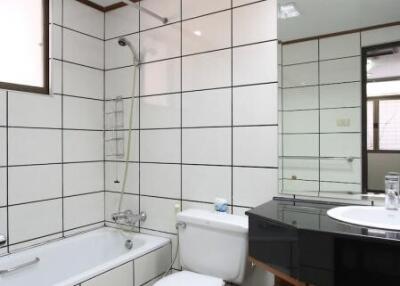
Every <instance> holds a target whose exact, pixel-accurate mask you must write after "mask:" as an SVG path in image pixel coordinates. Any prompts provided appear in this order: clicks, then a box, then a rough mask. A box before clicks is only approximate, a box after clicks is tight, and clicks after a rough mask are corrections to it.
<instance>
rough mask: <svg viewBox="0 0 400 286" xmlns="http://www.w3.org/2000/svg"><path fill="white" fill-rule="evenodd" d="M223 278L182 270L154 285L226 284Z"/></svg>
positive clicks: (220, 285)
mask: <svg viewBox="0 0 400 286" xmlns="http://www.w3.org/2000/svg"><path fill="white" fill-rule="evenodd" d="M224 285H225V283H224V281H223V280H222V279H220V278H216V277H212V276H207V275H202V274H198V273H194V272H190V271H180V272H177V273H174V274H171V275H168V276H166V277H165V278H163V279H161V280H160V281H158V282H156V283H155V284H154V286H224Z"/></svg>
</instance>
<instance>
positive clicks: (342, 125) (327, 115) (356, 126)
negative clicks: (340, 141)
mask: <svg viewBox="0 0 400 286" xmlns="http://www.w3.org/2000/svg"><path fill="white" fill-rule="evenodd" d="M320 113H321V119H320V120H321V127H320V128H321V129H320V132H325V133H326V132H361V108H359V107H356V108H341V109H325V110H321V112H320Z"/></svg>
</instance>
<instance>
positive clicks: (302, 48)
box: [282, 40, 318, 65]
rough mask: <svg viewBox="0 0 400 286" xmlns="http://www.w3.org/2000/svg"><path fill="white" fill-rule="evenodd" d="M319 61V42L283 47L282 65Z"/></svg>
mask: <svg viewBox="0 0 400 286" xmlns="http://www.w3.org/2000/svg"><path fill="white" fill-rule="evenodd" d="M316 61H318V40H312V41H305V42H299V43H294V44H286V45H282V65H293V64H301V63H308V62H316Z"/></svg>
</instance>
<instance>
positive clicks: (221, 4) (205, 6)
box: [182, 0, 231, 19]
mask: <svg viewBox="0 0 400 286" xmlns="http://www.w3.org/2000/svg"><path fill="white" fill-rule="evenodd" d="M230 7H231V2H230V1H229V0H219V1H214V0H203V1H201V2H199V1H197V0H182V16H183V19H188V18H193V17H197V16H200V15H205V14H209V13H213V12H217V11H221V10H225V9H228V8H230Z"/></svg>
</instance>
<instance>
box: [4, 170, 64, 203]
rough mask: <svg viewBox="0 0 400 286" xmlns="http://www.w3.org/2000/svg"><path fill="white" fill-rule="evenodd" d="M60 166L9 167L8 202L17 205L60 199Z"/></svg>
mask: <svg viewBox="0 0 400 286" xmlns="http://www.w3.org/2000/svg"><path fill="white" fill-rule="evenodd" d="M61 175H62V174H61V165H60V164H55V165H42V166H27V167H10V168H9V169H8V202H9V204H19V203H26V202H31V201H39V200H46V199H52V198H60V197H61V196H62V191H61V189H62V184H61Z"/></svg>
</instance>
